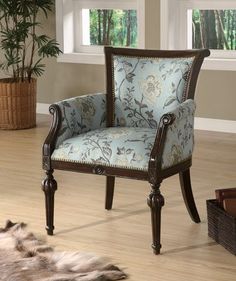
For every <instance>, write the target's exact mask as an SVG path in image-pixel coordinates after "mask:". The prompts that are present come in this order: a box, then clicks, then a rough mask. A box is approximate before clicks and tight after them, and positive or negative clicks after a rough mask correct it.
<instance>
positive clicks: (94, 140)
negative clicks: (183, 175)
mask: <svg viewBox="0 0 236 281" xmlns="http://www.w3.org/2000/svg"><path fill="white" fill-rule="evenodd" d="M155 136H156V130H155V129H150V128H124V127H112V128H102V129H98V130H94V131H90V132H87V133H83V134H80V135H78V136H75V137H72V138H69V139H67V140H65V141H64V142H63V143H62V144H61V145H60V146H59V147H58V148H57V149H55V150H54V152H53V154H52V159H53V160H60V161H69V162H79V163H87V164H94V165H99V164H102V165H106V166H113V167H120V168H127V169H137V170H147V169H148V161H149V156H150V152H151V150H152V147H153V143H154V140H155Z"/></svg>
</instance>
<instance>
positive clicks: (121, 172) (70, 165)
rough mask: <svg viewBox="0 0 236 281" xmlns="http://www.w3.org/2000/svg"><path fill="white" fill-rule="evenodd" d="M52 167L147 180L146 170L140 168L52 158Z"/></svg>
mask: <svg viewBox="0 0 236 281" xmlns="http://www.w3.org/2000/svg"><path fill="white" fill-rule="evenodd" d="M51 163H52V167H53V169H57V170H65V171H72V172H78V173H89V174H94V175H103V176H116V177H122V178H128V179H137V180H145V181H147V180H148V172H147V171H141V170H130V169H124V168H117V167H108V166H104V165H90V164H83V163H75V162H65V161H58V160H52V161H51Z"/></svg>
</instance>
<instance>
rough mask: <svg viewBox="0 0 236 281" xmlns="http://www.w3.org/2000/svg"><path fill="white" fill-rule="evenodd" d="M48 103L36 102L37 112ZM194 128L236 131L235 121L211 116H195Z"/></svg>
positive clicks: (45, 107) (41, 111) (44, 110)
mask: <svg viewBox="0 0 236 281" xmlns="http://www.w3.org/2000/svg"><path fill="white" fill-rule="evenodd" d="M49 105H50V104H46V103H37V113H39V114H49V111H48V108H49ZM194 128H195V129H196V130H204V131H215V132H224V133H234V134H235V133H236V121H233V120H221V119H211V118H201V117H195V124H194Z"/></svg>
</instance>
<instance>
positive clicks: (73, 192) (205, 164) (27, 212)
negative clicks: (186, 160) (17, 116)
mask: <svg viewBox="0 0 236 281" xmlns="http://www.w3.org/2000/svg"><path fill="white" fill-rule="evenodd" d="M37 124H38V126H37V128H34V129H30V130H22V131H0V175H1V177H0V199H1V201H0V204H1V213H0V223H1V224H4V222H5V220H6V219H11V220H13V221H24V222H27V223H28V224H29V228H30V230H32V231H33V232H34V233H37V234H38V235H40V236H46V232H45V230H44V225H45V210H44V196H43V192H42V191H41V190H40V188H41V181H42V179H43V178H44V172H43V170H42V168H41V146H42V143H43V140H44V138H45V137H46V135H47V132H48V129H49V117H48V116H39V118H38V122H37ZM195 142H196V146H195V152H194V159H193V167H192V169H191V172H192V185H193V191H194V195H195V199H196V204H197V207H198V210H199V213H200V216H201V219H202V223H201V224H194V223H193V222H192V221H191V219H190V217H189V215H188V214H187V211H186V209H185V206H184V203H183V199H182V196H181V192H180V186H179V182H178V177H177V176H174V177H172V178H169V179H167V180H166V181H164V182H163V184H162V193H163V195H164V196H165V199H166V205H165V206H164V208H163V213H162V245H163V248H162V254H161V255H159V256H154V255H153V254H152V251H151V248H150V243H151V224H150V213H149V208H148V206H147V205H146V197H147V195H148V193H149V186H148V183H146V182H142V181H132V180H127V179H117V185H116V187H115V197H114V209H113V210H111V211H106V210H105V209H104V196H105V178H104V177H101V176H94V175H85V174H77V173H70V172H62V171H56V172H55V178H56V180H57V181H58V191H57V192H56V206H55V227H56V229H55V235H54V236H53V237H48V238H47V240H48V243H49V244H52V245H55V246H56V248H57V249H58V250H78V251H86V252H93V253H96V254H97V255H105V256H110V257H111V258H112V259H113V261H115V262H116V263H118V264H119V265H120V266H121V267H124V268H125V269H126V272H127V273H128V274H129V275H130V280H131V281H134V280H135V281H157V280H166V281H176V280H181V281H182V280H183V281H185V280H186V281H189V280H194V281H208V280H209V281H212V280H214V281H224V280H234V279H235V274H236V259H235V257H234V256H233V255H232V254H230V253H229V252H228V251H226V250H225V249H224V248H223V247H221V246H220V245H218V244H216V243H215V242H214V241H213V240H212V239H210V238H209V237H208V235H207V219H206V218H207V214H206V199H208V198H213V197H214V190H215V189H216V188H221V187H222V188H227V187H235V186H236V169H235V168H236V135H235V134H224V133H215V132H214V133H213V132H203V131H196V136H195Z"/></svg>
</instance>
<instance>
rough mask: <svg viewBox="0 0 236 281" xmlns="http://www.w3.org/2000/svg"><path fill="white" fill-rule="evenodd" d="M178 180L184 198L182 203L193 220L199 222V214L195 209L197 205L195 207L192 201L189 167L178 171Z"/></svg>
mask: <svg viewBox="0 0 236 281" xmlns="http://www.w3.org/2000/svg"><path fill="white" fill-rule="evenodd" d="M179 180H180V186H181V190H182V195H183V198H184V203H185V205H186V208H187V210H188V213H189V215H190V217H191V219H192V220H193V221H194V222H196V223H199V222H201V220H200V217H199V214H198V211H197V207H196V204H195V201H194V197H193V192H192V186H191V178H190V169H188V170H186V171H183V172H180V173H179Z"/></svg>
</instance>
